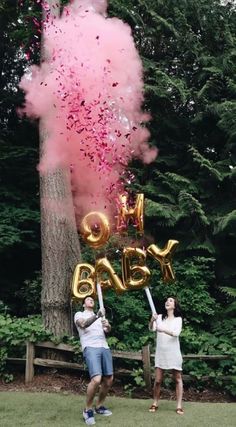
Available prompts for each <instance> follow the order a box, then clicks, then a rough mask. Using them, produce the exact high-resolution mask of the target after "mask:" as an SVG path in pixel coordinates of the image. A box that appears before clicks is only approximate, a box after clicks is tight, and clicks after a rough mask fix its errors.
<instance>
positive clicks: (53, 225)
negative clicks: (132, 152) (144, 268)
mask: <svg viewBox="0 0 236 427" xmlns="http://www.w3.org/2000/svg"><path fill="white" fill-rule="evenodd" d="M47 3H48V4H49V6H50V10H51V11H53V16H55V15H56V14H57V16H59V13H60V2H59V1H58V0H47ZM46 56H47V54H46V52H45V46H44V41H43V37H42V47H41V58H42V59H46ZM39 131H40V158H41V157H42V155H43V153H44V141H45V137H46V135H47V129H46V128H45V125H44V123H43V120H41V122H40V130H39ZM40 201H41V245H42V246H41V247H42V296H41V305H42V316H43V322H44V326H45V327H46V328H47V329H48V330H49V331H50V332H52V333H53V334H54V335H57V336H62V335H64V334H70V333H71V330H72V328H71V324H72V322H71V313H70V300H71V277H72V274H73V271H74V268H75V265H76V264H77V263H78V261H79V259H80V245H79V238H78V232H77V228H76V221H75V213H74V207H73V199H72V192H71V183H70V172H69V171H68V170H65V169H57V170H54V171H52V172H48V173H46V174H45V173H44V174H43V175H42V176H41V177H40Z"/></svg>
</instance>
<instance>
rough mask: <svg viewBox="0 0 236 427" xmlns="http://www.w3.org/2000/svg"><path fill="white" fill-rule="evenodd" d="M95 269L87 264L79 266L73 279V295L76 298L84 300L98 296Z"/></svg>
mask: <svg viewBox="0 0 236 427" xmlns="http://www.w3.org/2000/svg"><path fill="white" fill-rule="evenodd" d="M94 276H95V268H94V267H93V266H92V265H90V264H86V263H84V264H83V263H82V264H77V265H76V267H75V271H74V275H73V279H72V294H73V295H74V296H75V298H78V299H83V298H86V297H94V296H95V295H96V287H95V281H94Z"/></svg>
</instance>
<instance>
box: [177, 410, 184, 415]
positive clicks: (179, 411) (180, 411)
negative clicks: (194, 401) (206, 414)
mask: <svg viewBox="0 0 236 427" xmlns="http://www.w3.org/2000/svg"><path fill="white" fill-rule="evenodd" d="M176 414H178V415H184V410H183V409H182V408H177V409H176Z"/></svg>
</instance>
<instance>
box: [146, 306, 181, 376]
mask: <svg viewBox="0 0 236 427" xmlns="http://www.w3.org/2000/svg"><path fill="white" fill-rule="evenodd" d="M157 325H158V326H159V327H163V329H167V330H169V331H171V332H173V334H174V336H173V337H172V336H170V335H168V334H165V333H164V332H157V341H156V354H155V367H156V368H161V369H175V370H177V371H182V362H183V359H182V355H181V352H180V344H179V335H180V333H181V330H182V318H181V317H173V318H171V319H168V318H166V319H164V320H162V315H161V314H159V315H158V319H157V323H156V322H153V331H156V330H157Z"/></svg>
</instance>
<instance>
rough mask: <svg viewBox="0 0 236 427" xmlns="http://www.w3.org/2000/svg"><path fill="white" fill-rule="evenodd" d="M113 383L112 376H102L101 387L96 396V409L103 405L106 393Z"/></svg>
mask: <svg viewBox="0 0 236 427" xmlns="http://www.w3.org/2000/svg"><path fill="white" fill-rule="evenodd" d="M112 382H113V375H108V376H104V377H103V378H102V382H101V387H100V390H99V394H98V399H97V404H96V407H97V408H99V407H100V406H102V404H103V403H104V400H105V399H106V397H107V393H108V391H109V390H110V388H111V385H112Z"/></svg>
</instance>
